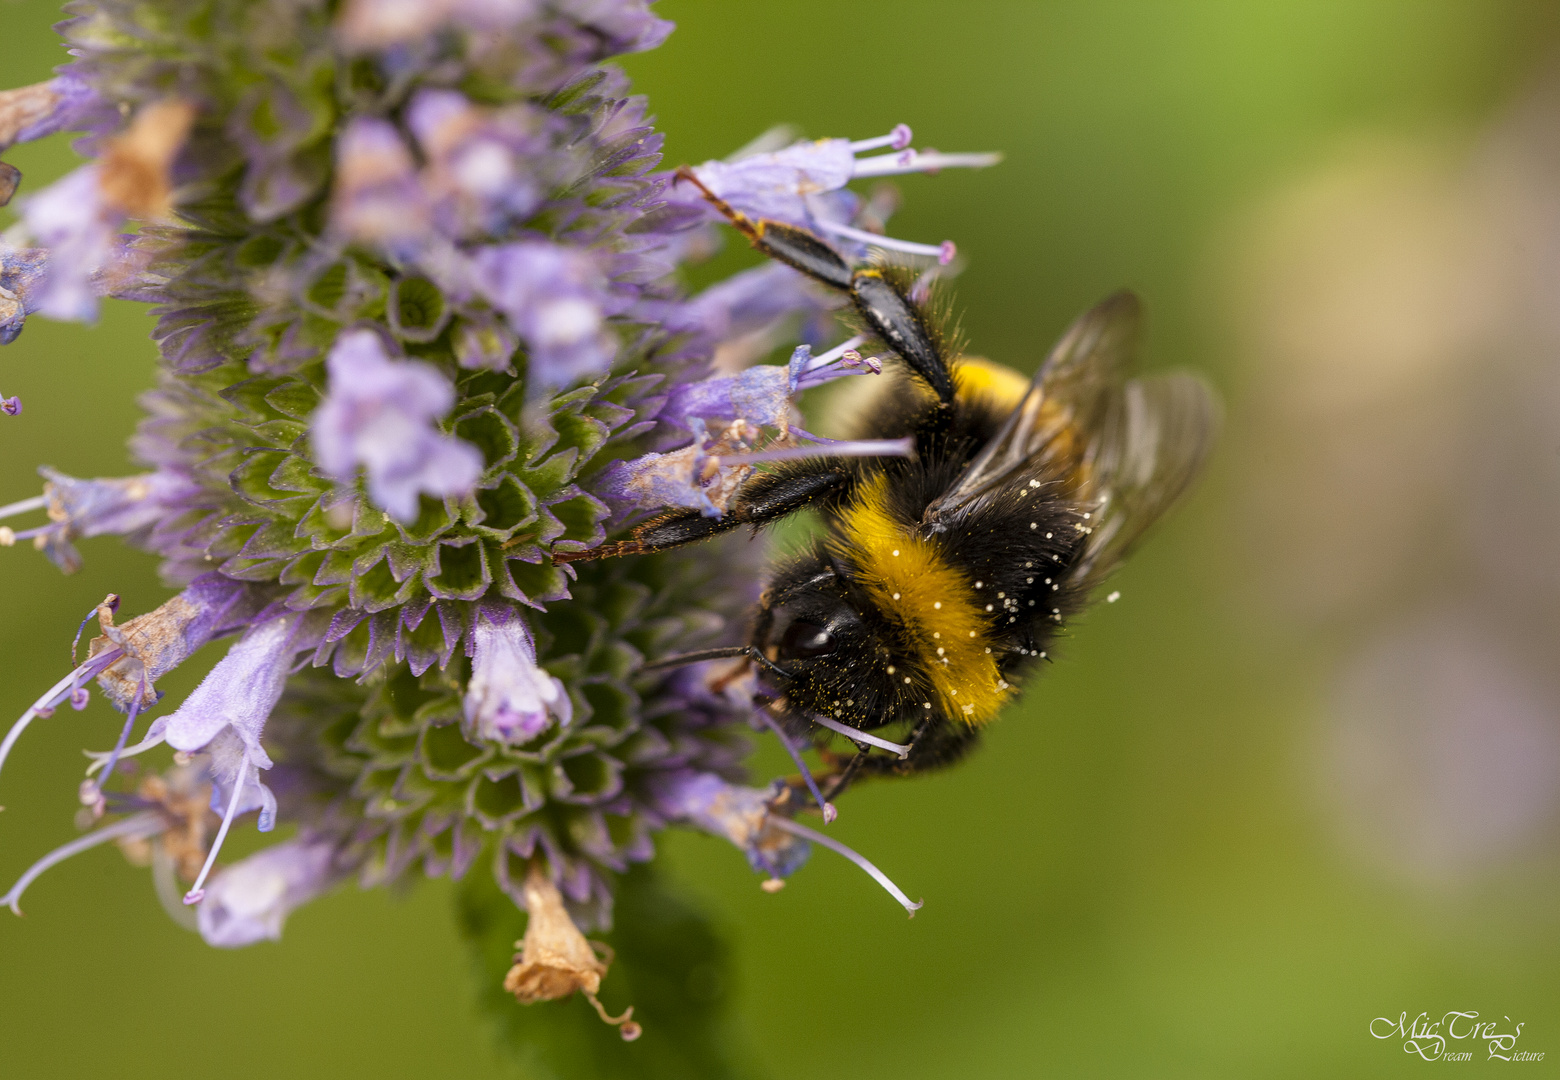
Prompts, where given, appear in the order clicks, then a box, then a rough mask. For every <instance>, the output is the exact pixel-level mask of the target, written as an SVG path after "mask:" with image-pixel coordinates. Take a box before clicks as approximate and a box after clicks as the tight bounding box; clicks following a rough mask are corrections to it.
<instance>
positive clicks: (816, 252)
mask: <svg viewBox="0 0 1560 1080" xmlns="http://www.w3.org/2000/svg"><path fill="white" fill-rule="evenodd" d="M677 178H678V179H679V180H686V181H688V182H689V183H691V184H693V185H694V186H695V187H697V188H698V189H699V191H700V192H701V193H702V194H703V195H704V197H705V198H706V199H708V200H709V202H710V205H712V206H714V207H715V209H717V210H719V211H720V212H721V213H722V214H723V215H725V217H726V219H727V220H728V221H730V222H731V224H732V225H733V226H734V227H735V228H736V229H737V231H738V232H740V233H742V235H743V236H746V237H747V238H748V241H749V242H750V243H751V244H752V245H753V246H754V247H755V248H757V249H758V250H759V251H762V252H763V253H764V254H765V255H767V256H769V257H770V258H771V259H775V260H778V261H779V262H783V263H785V264H786V265H787V266H789V267H791V268H793V269H795V270H800V271H801V272H802V273H804V274H806V275H807V276H808V277H811V278H813V279H814V280H816V281H821V282H822V283H823V284H825V285H828V286H829V287H830V288H834V289H839V290H840V291H841V292H844V293H846V294H848V295H849V296H850V299H851V303H852V304H853V305H854V306H855V308H856V312H857V314H859V315H860V316H861V318H862V320H863V321H864V322H865V323H866V324H867V326H868V328H870V329H871V331H872V332H873V333H874V334H876V335H877V336H878V337H880V338H882V339H883V343H884V344H886V345H887V346H888V347H889V348H890V349H892V350H893V351H894V352H896V353H898V354H899V357H900V359H902V360H903V361H904V362H905V364H906V365H907V366H908V367H909V368H910V370H911V371H912V372H914V373H915V374H916V375H917V376H918V377H919V378H920V379H921V380H922V381H924V382H925V383H926V384H927V385H928V386H929V387H931V389H932V391H933V392H934V393H935V394H936V395H937V398H938V400H939V401H941V402H942V403H943V404H944V405H947V404H948V403H950V402H952V401H953V396H954V387H953V372H952V370H951V369H950V367H949V364H948V359H947V358H946V357H944V356H943V355H942V350H941V349H939V348H938V345H937V341H936V339H935V338H934V337H933V336H932V335H931V334H930V333H928V332H927V329H926V320H925V319H924V318H923V316H922V314H921V308H920V305H918V304H917V303H915V301H913V300H911V299H910V297H909V296H908V295H906V293H905V291H904V290H903V289H902V288H900V287H899V286H898V285H897V284H895V283H894V282H892V281H890V280H889V279H888V278H887V277H885V276H884V274H883V272H882V271H881V270H878V269H876V268H872V267H868V268H865V269H861V270H854V271H853V270H852V269H851V268H850V265H849V264H848V263H847V262H846V261H845V260H844V259H843V258H841V256H840V253H839V252H837V251H835V250H834V248H833V247H831V246H830V245H829V244H828V243H827V242H826V241H824V240H823V239H822V238H820V237H818V236H816V235H814V234H813V233H811V232H809V231H808V230H806V229H803V228H799V227H797V226H795V225H787V224H785V223H784V222H779V221H772V220H770V219H768V218H759V219H758V220H757V221H754V220H753V219H752V218H750V217H748V216H747V215H746V214H744V213H742V211H740V210H738V209H737V208H736V207H734V206H732V205H731V204H730V203H729V202H727V201H726V200H725V199H722V198H721V197H720V196H719V195H717V194H715V193H714V192H713V191H711V190H710V189H709V188H708V187H707V186H705V184H704V181H702V180H700V179H699V177H698V174H697V173H695V172H694V171H693V170H692V169H690V168H689V167H688V166H686V165H684V166H683V167H682V168H680V169H678V170H677Z"/></svg>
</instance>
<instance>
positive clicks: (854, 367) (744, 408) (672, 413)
mask: <svg viewBox="0 0 1560 1080" xmlns="http://www.w3.org/2000/svg"><path fill="white" fill-rule="evenodd" d="M863 340H865V339H863V338H859V337H856V338H851V339H850V340H849V341H846V342H844V343H843V344H841V345H838V346H836V347H835V348H833V349H830V350H829V351H828V352H826V353H824V354H823V355H822V356H817V357H815V356H813V355H812V349H811V348H809V347H808V346H806V345H798V346H797V347H796V349H795V350H794V351H793V352H792V353H791V361H790V363H788V364H787V365H786V366H784V367H781V366H779V365H778V364H769V365H759V366H756V367H751V368H746V369H744V370H742V371H739V372H738V373H737V374H735V375H712V376H711V377H709V378H707V379H704V380H702V381H700V382H696V383H687V384H684V385H682V386H679V387H677V388H676V389H675V390H673V392H672V394H671V396H670V397H669V399H668V401H667V404H666V407H665V408H664V409H662V411H661V420H662V421H663V422H665V423H666V424H668V425H669V426H672V427H676V428H681V429H683V430H686V431H691V432H692V433H693V435H694V441H693V442H692V443H690V444H689V445H687V446H684V447H682V448H681V449H679V450H672V451H668V452H664V453H662V452H652V453H648V454H643V455H641V456H640V457H637V458H633V459H630V460H627V461H617V462H613V464H612V465H611V466H609V467H608V468H607V469H606V471H604V472H603V473H602V475H601V478H600V479H599V480H598V481H597V482H596V488H597V490H598V491H599V492H600V493H601V494H602V495H604V496H605V497H606V498H608V499H610V500H612V501H614V502H617V503H618V504H619V505H620V506H625V507H630V508H634V509H639V510H656V509H662V508H666V507H676V506H682V507H688V508H690V509H695V510H698V511H700V512H701V513H703V514H704V515H705V516H706V517H717V516H719V515H721V514H724V513H725V512H726V504H727V502H728V501H729V500H730V498H731V496H732V495H733V494H735V492H736V489H737V488H738V487H740V486H741V484H742V482H743V481H744V480H746V479H747V477H748V475H749V474H750V473H751V472H752V471H753V470H752V466H753V465H754V464H755V463H757V462H761V461H785V460H789V459H795V458H805V457H882V456H896V457H906V456H908V455H909V454H910V453H911V452H912V446H913V443H912V440H910V439H908V438H906V439H862V440H855V441H846V442H836V441H834V440H832V439H821V438H819V437H818V436H816V435H812V434H809V433H808V432H806V431H803V430H802V429H801V428H800V427H797V426H795V425H794V424H793V422H792V421H793V418H794V412H795V410H794V400H795V397H796V395H797V394H798V393H800V392H801V391H802V390H805V389H807V388H808V387H812V386H819V385H821V384H823V383H826V382H829V381H831V380H833V379H837V378H841V377H843V376H846V375H863V374H877V373H879V372H881V371H882V370H883V365H882V363H881V362H879V361H878V359H877V358H876V357H863V356H862V355H861V354H860V353H859V352H857V351H856V348H855V347H856V346H857V345H859V344H861V343H862V341H863ZM711 427H713V428H714V429H715V431H716V433H717V434H715V435H714V436H711V435H710V433H709V432H710V428H711ZM766 429H768V430H772V431H776V432H778V435H777V437H775V438H773V439H772V440H771V441H769V443H768V445H761V443H762V442H763V439H764V432H765V430H766Z"/></svg>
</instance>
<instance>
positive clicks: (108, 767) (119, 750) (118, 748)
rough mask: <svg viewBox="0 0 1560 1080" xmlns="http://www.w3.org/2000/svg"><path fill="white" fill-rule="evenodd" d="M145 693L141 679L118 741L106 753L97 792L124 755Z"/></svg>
mask: <svg viewBox="0 0 1560 1080" xmlns="http://www.w3.org/2000/svg"><path fill="white" fill-rule="evenodd" d="M145 693H146V680H144V679H143V680H141V688H140V689H139V690H137V691H136V695H135V697H134V698H133V699H132V700H131V702H130V715H129V716H127V717H125V726H124V727H122V728H120V729H119V741H118V742H116V743H114V748H113V749H112V750H110V751H109V753H108V760H107V761H106V762H104V764H103V776H102V778H101V779H100V780H98V781H97V789H98V791H99V792H101V791H102V790H103V785H104V784H106V783H108V778H109V777H110V776H112V775H113V774H114V764H115V763H116V762H117V761H118V760H119V756H120V755H121V754H123V753H124V750H125V743H127V742H129V741H130V732H131V731H132V730H133V729H134V728H135V718H136V717H137V716H138V715H140V712H141V698H142V696H143V695H144V694H145ZM87 775H88V776H91V775H92V774H91V772H88V773H87Z"/></svg>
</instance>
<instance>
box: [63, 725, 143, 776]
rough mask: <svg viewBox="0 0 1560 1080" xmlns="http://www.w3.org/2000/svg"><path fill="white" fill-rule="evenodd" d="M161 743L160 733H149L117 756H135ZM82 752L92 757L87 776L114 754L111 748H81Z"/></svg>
mask: <svg viewBox="0 0 1560 1080" xmlns="http://www.w3.org/2000/svg"><path fill="white" fill-rule="evenodd" d="M162 744H163V737H162V736H161V735H160V734H159V735H149V736H147V737H146V738H144V739H142V740H141V741H140V742H138V743H136V744H135V745H134V746H127V747H125V748H124V749H123V750H121V751H120V752H119V756H120V758H121V759H123V758H128V757H135V756H137V755H138V754H144V753H146V752H147V751H148V750H155V749H156V748H157V747H159V746H161V745H162ZM82 753H84V754H86V755H87V757H89V758H91V759H92V764H91V765H88V766H87V775H88V776H91V775H92V774H93V773H95V772H97V771H98V770H99V769H101V768H102V767H103V766H105V765H107V764H108V760H109V758H111V757H113V756H114V752H113V751H112V750H83V751H82Z"/></svg>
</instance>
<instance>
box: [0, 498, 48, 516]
mask: <svg viewBox="0 0 1560 1080" xmlns="http://www.w3.org/2000/svg"><path fill="white" fill-rule="evenodd" d="M48 505H49V500H48V499H45V498H44V497H43V496H42V495H37V496H34V497H33V498H31V499H23V500H21V501H20V502H14V503H12V504H11V505H10V506H0V518H8V517H15V516H16V515H17V514H26V513H28V512H30V511H33V510H42V509H44V508H45V507H46V506H48Z"/></svg>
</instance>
